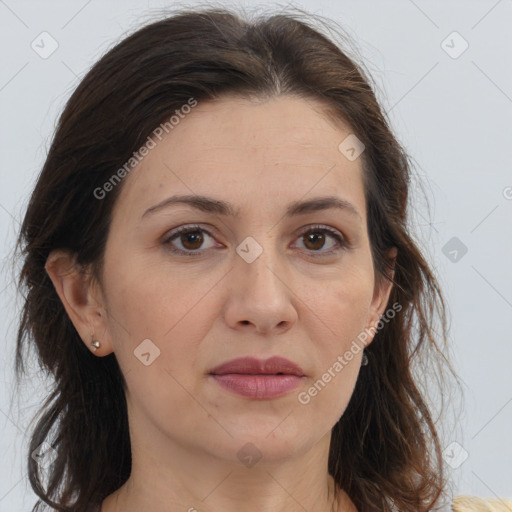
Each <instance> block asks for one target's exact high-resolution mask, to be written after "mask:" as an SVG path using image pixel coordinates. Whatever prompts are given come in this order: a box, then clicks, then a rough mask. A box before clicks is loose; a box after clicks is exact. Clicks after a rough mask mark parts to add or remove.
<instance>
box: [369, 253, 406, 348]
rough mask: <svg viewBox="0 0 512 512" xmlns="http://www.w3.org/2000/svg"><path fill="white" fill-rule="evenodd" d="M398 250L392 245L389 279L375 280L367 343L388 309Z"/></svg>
mask: <svg viewBox="0 0 512 512" xmlns="http://www.w3.org/2000/svg"><path fill="white" fill-rule="evenodd" d="M397 253H398V251H397V248H396V247H392V248H391V249H390V250H389V251H388V256H387V257H388V260H389V261H390V262H391V265H392V267H393V270H391V271H389V272H388V274H387V275H388V277H389V279H387V278H385V277H383V276H378V279H376V280H375V288H374V291H373V298H372V302H371V305H370V311H369V315H368V325H367V332H369V333H370V335H369V336H368V338H367V341H366V345H369V344H370V343H371V342H372V341H373V338H374V337H375V334H376V329H377V325H378V323H379V321H380V319H381V317H382V315H383V314H384V312H385V310H386V306H387V304H388V300H389V295H390V293H391V289H392V288H393V283H392V279H393V278H394V276H395V270H394V268H395V261H396V255H397Z"/></svg>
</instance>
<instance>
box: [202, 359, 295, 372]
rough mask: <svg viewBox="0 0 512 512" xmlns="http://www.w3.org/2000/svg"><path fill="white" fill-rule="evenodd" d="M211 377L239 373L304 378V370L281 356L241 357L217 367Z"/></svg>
mask: <svg viewBox="0 0 512 512" xmlns="http://www.w3.org/2000/svg"><path fill="white" fill-rule="evenodd" d="M209 373H210V374H211V375H224V374H227V373H239V374H248V375H276V374H278V373H282V374H287V375H298V376H299V377H303V376H304V370H302V368H301V367H300V366H299V365H298V364H295V363H294V362H293V361H290V360H289V359H286V358H284V357H280V356H274V357H270V358H268V359H263V360H262V359H257V358H255V357H240V358H238V359H233V360H231V361H228V362H226V363H223V364H221V365H220V366H217V367H216V368H214V369H213V370H211V371H210V372H209Z"/></svg>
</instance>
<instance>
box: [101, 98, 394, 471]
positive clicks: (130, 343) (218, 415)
mask: <svg viewBox="0 0 512 512" xmlns="http://www.w3.org/2000/svg"><path fill="white" fill-rule="evenodd" d="M350 134H351V130H350V129H349V128H348V127H347V128H346V129H343V128H342V127H341V125H340V127H335V126H334V125H333V124H331V123H330V122H329V121H328V120H327V119H326V117H324V115H323V114H322V111H321V106H320V104H317V103H313V102H311V101H309V100H308V101H306V100H304V99H299V98H295V97H280V98H279V99H275V100H271V101H268V102H259V103H256V102H251V101H248V100H242V99H235V98H233V97H230V98H225V99H222V100H218V101H215V102H204V103H202V102H199V103H198V105H197V106H196V107H194V108H193V109H192V111H191V112H190V113H189V114H188V115H186V116H184V118H183V119H181V120H180V122H179V124H178V125H176V126H175V127H174V128H173V129H172V131H170V133H169V134H167V135H165V137H163V138H162V140H161V141H158V139H155V140H156V141H157V144H156V147H154V148H153V149H151V150H150V151H149V154H148V155H147V156H145V157H144V159H143V160H142V161H141V162H140V163H139V164H138V165H137V167H135V168H134V169H133V170H132V171H131V173H130V174H129V175H128V176H127V177H126V178H125V182H124V183H123V189H122V191H121V193H120V196H119V198H118V201H117V202H116V205H115V208H114V213H113V218H112V224H111V228H110V233H109V238H108V242H107V246H106V252H105V266H104V273H103V276H104V282H103V290H104V295H103V296H102V298H101V300H102V301H103V304H104V306H105V308H106V311H107V315H106V317H103V318H105V323H104V324H103V329H99V330H98V329H96V332H95V334H96V338H97V339H99V340H100V341H101V343H102V346H103V348H104V349H105V347H110V349H111V350H113V351H114V352H115V356H116V358H117V360H118V361H119V364H120V367H121V369H122V371H123V374H124V375H125V378H126V381H127V386H128V391H127V400H128V406H129V414H130V426H131V428H132V429H133V430H134V431H137V432H139V434H140V433H142V432H145V433H147V436H148V439H147V441H148V442H149V440H150V439H155V436H159V438H160V439H166V440H167V441H172V443H174V444H175V445H177V446H181V447H185V448H186V449H188V450H191V451H193V452H194V453H199V454H203V455H204V454H209V455H211V456H214V457H217V458H221V459H224V460H226V461H236V462H238V461H239V460H240V461H242V459H243V457H244V456H245V455H246V452H247V453H248V454H249V455H251V454H253V455H254V454H261V455H262V456H263V457H264V459H263V460H262V462H264V461H267V462H272V461H273V462H276V461H279V460H281V459H284V458H289V457H290V456H292V455H296V454H298V453H305V452H306V451H307V450H308V449H310V448H311V447H313V446H314V445H315V444H316V443H317V442H318V441H320V440H321V439H322V438H323V439H325V438H326V435H328V434H329V433H330V430H331V429H332V427H333V426H334V424H335V423H336V422H337V421H338V419H339V418H340V417H341V416H342V414H343V412H344V410H345V408H346V406H347V404H348V401H349V399H350V396H351V394H352V391H353V388H354V385H355V382H356V379H357V376H358V372H359V370H360V362H361V355H362V351H353V358H352V360H351V361H348V360H347V359H346V358H343V356H344V354H345V353H346V352H347V351H350V348H351V346H352V347H354V345H353V341H354V340H357V337H358V335H360V334H361V333H362V332H364V331H365V328H368V327H369V326H372V325H374V324H376V323H377V322H378V320H379V318H380V314H382V313H383V312H384V308H385V306H386V301H387V297H388V294H389V287H388V286H385V285H383V288H379V289H376V290H374V285H375V277H376V276H375V275H374V271H373V264H372V258H371V252H370V245H369V238H368V232H367V228H366V207H365V197H364V189H363V179H362V160H361V158H355V159H354V158H352V156H353V155H352V153H353V152H350V151H349V152H347V151H346V148H345V149H343V151H344V152H342V150H340V149H339V148H338V146H339V145H340V143H341V142H342V141H344V139H345V138H346V137H347V136H349V135H350ZM348 140H349V141H350V140H351V139H348ZM345 144H346V143H345ZM342 148H344V146H342ZM357 149H358V148H357V147H356V150H357ZM346 155H348V156H351V158H348V157H347V156H346ZM118 186H120V185H118ZM182 195H186V196H203V197H204V198H208V200H206V199H205V200H202V201H196V205H197V206H201V205H202V207H197V206H196V207H194V206H193V204H192V203H188V204H187V203H186V202H173V203H172V204H167V205H165V204H164V203H165V201H167V200H168V199H169V198H171V197H174V196H182ZM326 197H329V198H336V199H338V200H339V201H340V204H341V205H343V204H345V207H342V208H340V207H334V206H332V205H331V206H330V207H322V205H321V203H317V204H316V207H315V204H312V206H311V207H306V206H305V207H303V208H302V209H301V208H300V207H298V206H297V205H299V204H301V203H305V204H306V205H307V203H309V202H310V201H313V200H317V201H318V200H319V199H320V198H326ZM343 202H344V203H343ZM214 207H215V208H214ZM289 209H290V212H289V211H288V210H289ZM235 212H236V213H237V215H236V216H235V215H233V213H235ZM177 228H190V229H189V233H188V235H187V234H183V233H182V234H181V235H180V234H178V235H176V233H175V232H176V230H177ZM338 237H339V239H338ZM339 240H341V242H340V241H339ZM374 291H375V293H374ZM96 327H97V326H96ZM370 339H371V337H369V338H368V341H369V340H370ZM273 356H281V357H284V358H286V359H288V360H290V361H292V362H294V363H295V364H296V365H298V366H299V367H300V368H301V369H302V372H301V373H302V376H295V377H293V376H290V375H284V376H276V375H274V376H271V377H269V376H268V375H267V376H266V377H265V376H261V375H260V376H259V377H258V376H254V375H252V376H247V375H245V376H240V375H239V376H238V377H237V376H236V375H234V370H230V371H228V375H227V376H226V375H225V376H224V377H219V376H218V375H217V376H213V375H211V374H210V372H212V370H213V369H214V368H216V367H218V366H219V365H221V364H223V363H226V362H228V361H231V360H233V359H237V358H245V357H252V358H256V359H259V360H265V359H267V358H270V357H273ZM340 358H343V360H344V361H345V363H344V364H343V365H342V369H341V370H340V369H339V366H338V365H336V362H337V361H338V363H339V361H340ZM340 364H341V363H340ZM334 368H337V369H338V370H335V369H334ZM329 369H331V370H330V376H331V378H330V379H327V378H325V376H324V379H323V380H322V375H324V374H325V373H326V372H327V373H329ZM238 370H239V371H240V369H238ZM267 370H268V369H267ZM281 370H282V371H285V372H286V369H283V368H281V367H274V368H271V369H270V370H269V373H274V374H276V373H278V372H279V371H281ZM362 371H365V369H364V368H363V370H362ZM230 372H233V373H232V374H231V375H229V373H230ZM242 373H243V372H242ZM319 380H321V381H322V382H323V385H320V386H319V385H318V384H317V388H316V389H317V391H316V393H315V392H314V391H312V392H310V391H308V390H310V389H311V388H312V386H314V385H315V383H317V381H319ZM326 381H327V382H326ZM308 397H309V400H308ZM247 443H252V445H254V446H251V445H247ZM251 450H252V451H253V452H251ZM244 460H245V459H244Z"/></svg>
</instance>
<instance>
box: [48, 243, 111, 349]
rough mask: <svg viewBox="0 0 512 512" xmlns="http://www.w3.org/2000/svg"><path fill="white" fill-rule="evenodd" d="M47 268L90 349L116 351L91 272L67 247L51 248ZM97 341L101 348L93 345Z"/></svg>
mask: <svg viewBox="0 0 512 512" xmlns="http://www.w3.org/2000/svg"><path fill="white" fill-rule="evenodd" d="M45 269H46V272H47V273H48V275H49V276H50V279H51V280H52V282H53V285H54V286H55V290H56V291H57V294H58V295H59V297H60V300H61V301H62V304H63V306H64V308H65V310H66V312H67V314H68V316H69V318H70V320H71V322H72V323H73V325H74V326H75V328H76V330H77V331H78V334H79V335H80V337H81V338H82V341H83V342H84V343H85V345H86V346H87V348H88V349H89V350H91V351H92V352H93V353H95V354H96V355H98V356H106V355H108V354H110V353H111V352H113V351H114V349H113V346H112V342H111V339H110V335H109V333H108V323H107V311H106V309H105V307H104V298H103V296H102V293H101V289H100V287H99V285H98V284H97V282H96V281H95V280H94V279H92V276H91V274H90V273H88V272H87V271H86V269H84V267H83V266H81V265H77V264H76V263H75V256H74V255H72V254H71V253H70V252H69V251H64V250H55V251H52V252H51V253H50V255H49V256H48V259H47V260H46V264H45ZM96 340H97V341H99V342H100V344H101V345H100V347H99V348H98V349H96V348H95V347H94V346H92V345H91V341H96Z"/></svg>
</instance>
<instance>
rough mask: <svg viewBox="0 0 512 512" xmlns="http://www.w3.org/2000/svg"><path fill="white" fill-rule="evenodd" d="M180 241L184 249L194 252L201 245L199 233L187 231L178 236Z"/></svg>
mask: <svg viewBox="0 0 512 512" xmlns="http://www.w3.org/2000/svg"><path fill="white" fill-rule="evenodd" d="M180 241H181V244H182V245H183V247H185V249H189V250H191V251H195V250H197V249H199V248H200V247H201V245H202V244H203V236H202V235H201V234H200V231H189V232H188V233H182V234H180Z"/></svg>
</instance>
